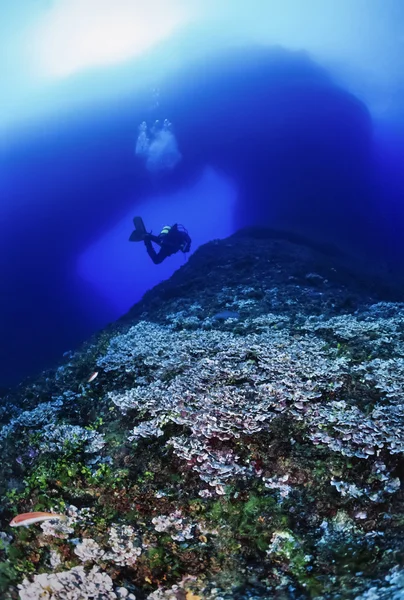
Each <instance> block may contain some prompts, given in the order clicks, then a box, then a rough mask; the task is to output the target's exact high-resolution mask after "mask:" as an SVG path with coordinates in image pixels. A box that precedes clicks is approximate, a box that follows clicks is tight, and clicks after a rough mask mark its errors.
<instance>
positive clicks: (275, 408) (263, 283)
mask: <svg viewBox="0 0 404 600" xmlns="http://www.w3.org/2000/svg"><path fill="white" fill-rule="evenodd" d="M230 266H231V268H224V267H230ZM308 273H309V274H310V273H316V274H317V275H318V276H319V277H321V284H320V285H318V286H317V281H319V282H320V279H319V278H318V277H316V278H315V281H313V278H312V277H309V278H308V277H307V274H308ZM207 282H209V284H208V285H207ZM314 283H315V285H313V284H314ZM388 283H389V282H387V283H386V280H385V279H384V278H383V275H382V274H380V273H378V272H376V271H375V270H373V271H372V270H370V271H369V272H366V271H364V270H362V269H361V267H360V266H358V265H357V264H356V263H355V261H354V260H352V259H350V258H348V257H347V256H345V255H344V254H342V253H339V252H337V251H332V250H331V249H330V248H329V247H327V248H324V247H322V246H318V245H313V244H309V243H305V242H304V241H303V240H302V239H301V238H296V236H290V235H286V234H284V235H283V236H281V235H280V234H279V232H278V233H274V232H271V231H268V230H263V229H247V230H244V231H240V232H238V233H237V234H236V235H234V236H231V237H230V238H228V239H226V240H222V241H215V242H212V243H210V244H206V245H205V246H203V247H201V248H200V249H199V250H198V251H197V252H196V253H195V254H194V255H193V256H192V257H191V258H190V259H189V261H188V262H187V264H186V265H184V266H183V267H182V268H181V269H179V270H178V271H177V272H176V273H175V274H174V275H173V276H172V278H171V279H170V280H168V281H165V282H163V283H161V284H160V285H158V286H156V287H155V288H154V289H153V290H150V292H148V293H147V294H146V295H145V296H144V298H143V299H142V301H141V302H139V303H138V304H136V305H135V306H134V307H133V308H132V309H131V311H130V312H129V313H128V314H127V315H126V316H125V318H123V319H121V320H120V321H118V322H117V323H115V324H113V325H111V326H110V327H109V328H107V329H106V330H104V331H102V332H100V334H99V335H98V336H97V337H96V338H95V339H93V340H91V341H89V342H88V343H87V344H85V345H83V346H82V347H81V348H79V349H78V350H77V351H76V352H74V353H73V355H72V356H71V357H70V358H69V359H68V362H67V363H65V364H64V367H63V368H62V369H61V368H57V369H56V370H55V371H54V372H48V373H46V374H45V375H43V376H41V377H39V378H38V379H37V380H36V381H34V382H33V383H31V384H29V385H26V386H21V387H20V388H19V389H18V390H17V391H16V392H15V394H14V395H13V396H12V397H10V398H9V400H10V402H12V406H14V407H15V409H14V410H13V411H12V412H10V414H9V420H8V421H7V415H2V422H3V425H2V429H1V435H0V450H1V452H2V462H1V463H0V496H1V498H0V500H1V501H0V505H1V507H2V511H1V512H0V528H1V530H2V532H3V533H2V535H1V536H0V537H1V540H0V559H1V560H2V561H3V563H2V564H4V565H6V566H0V593H1V594H2V597H5V598H7V599H8V598H10V600H14V598H18V596H17V594H19V597H20V598H22V599H24V598H25V599H28V598H34V597H39V594H40V593H44V591H43V590H45V589H46V590H47V593H48V594H49V597H50V598H55V599H57V598H63V597H70V596H69V595H68V594H69V593H70V590H71V589H72V588H73V587H76V588H77V586H79V588H80V589H81V590H82V596H80V598H87V597H91V594H92V593H93V589H94V586H95V587H96V588H97V589H98V590H99V592H98V593H99V597H101V598H104V597H105V598H124V597H127V598H129V597H132V598H133V597H135V596H136V597H137V598H148V597H149V598H171V597H175V598H177V600H178V598H181V599H185V600H187V599H188V600H192V599H195V598H201V599H202V598H207V599H212V600H218V599H219V598H225V599H226V600H231V599H234V600H236V599H237V600H241V599H244V598H249V599H252V598H257V599H258V598H262V599H265V598H270V597H279V598H289V597H291V598H296V599H297V600H309V599H311V598H325V599H327V600H339V599H340V598H341V589H343V590H344V598H347V599H352V600H354V599H355V598H361V599H362V598H363V599H365V598H366V599H368V598H369V599H370V598H373V597H375V598H376V597H378V596H375V594H379V595H380V597H381V598H390V597H391V598H395V597H396V596H397V598H398V597H400V596H399V594H400V593H401V590H402V557H403V556H404V541H403V538H402V535H401V529H402V515H403V489H402V464H403V458H404V446H403V439H404V413H403V408H402V398H403V394H404V389H403V383H402V382H403V381H404V375H403V372H404V345H403V340H402V337H403V334H402V332H403V323H404V304H403V303H400V302H395V301H394V294H395V293H396V291H395V290H394V289H392V288H389V286H388ZM223 311H237V312H238V311H240V315H242V317H243V318H242V319H241V318H240V319H225V320H222V319H213V318H212V315H214V314H217V313H220V312H223ZM190 316H191V317H193V318H194V320H193V322H192V326H191V325H190V323H189V317H190ZM94 368H96V369H97V372H98V373H99V375H98V377H97V385H96V386H90V385H88V384H85V383H84V384H83V373H86V374H87V373H89V372H92V371H93V370H94ZM90 451H91V452H90ZM21 457H23V460H17V459H18V458H21ZM5 482H7V483H5ZM32 509H35V510H38V511H52V512H57V513H59V514H64V515H66V516H67V520H66V522H52V521H49V522H46V523H43V524H42V525H41V526H32V527H31V528H29V529H27V530H23V528H20V529H16V530H14V529H13V530H9V529H8V523H9V521H10V519H11V518H12V516H14V515H15V514H18V513H21V512H27V511H30V510H32ZM11 534H13V537H12V538H11ZM84 567H85V568H84ZM51 569H54V570H53V571H52V572H51V571H50V570H51ZM18 586H20V587H18ZM400 586H401V587H400ZM79 588H77V589H79ZM390 592H391V595H390V596H389V595H388V594H389V593H390ZM35 594H36V596H35ZM372 594H373V595H372ZM394 594H395V595H396V596H394ZM71 597H72V598H74V597H75V596H74V594H73V595H72V596H71Z"/></svg>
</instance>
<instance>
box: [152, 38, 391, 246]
mask: <svg viewBox="0 0 404 600" xmlns="http://www.w3.org/2000/svg"><path fill="white" fill-rule="evenodd" d="M167 88H168V92H167V91H166V92H165V96H164V99H163V100H162V107H161V110H162V111H165V112H166V113H167V114H168V115H170V119H171V120H172V121H173V123H174V124H175V129H176V132H177V134H178V139H179V144H180V147H181V149H182V151H183V154H184V161H183V164H182V166H180V167H179V168H178V169H177V171H176V173H173V175H172V180H173V181H178V180H179V179H181V178H182V177H184V176H185V173H188V175H190V174H191V173H192V172H193V170H194V169H195V165H196V164H197V163H198V162H209V163H211V164H213V165H214V166H216V167H218V168H219V169H222V170H224V171H225V172H226V173H228V174H229V175H230V176H231V177H232V178H234V179H235V181H236V182H237V184H238V186H239V188H240V202H239V213H238V225H239V226H243V225H247V224H250V225H251V224H253V225H258V224H265V225H267V226H271V227H280V228H283V229H287V230H289V231H290V230H294V231H297V232H300V233H304V234H306V235H310V236H311V237H313V238H317V239H320V240H329V239H332V240H333V241H334V242H336V243H338V244H339V245H340V246H341V245H344V246H345V247H350V246H351V247H356V248H357V249H358V248H361V247H362V248H363V245H364V244H367V246H368V247H371V246H373V247H375V245H377V235H380V227H381V223H380V220H379V221H377V216H378V215H377V198H375V193H374V180H373V175H372V173H373V170H374V169H373V158H372V154H373V147H372V123H371V119H370V116H369V113H368V111H367V108H366V107H365V106H364V105H363V104H362V103H361V102H359V101H358V100H357V99H356V98H355V97H353V96H352V95H350V94H349V93H347V92H346V91H344V90H343V89H341V88H339V87H338V86H336V85H335V84H334V83H333V82H332V80H331V79H330V78H329V76H328V75H327V73H326V72H325V71H324V70H322V69H320V68H319V67H318V66H317V65H316V64H315V63H314V62H313V61H312V60H310V59H309V58H308V56H306V55H305V54H303V53H293V52H288V51H286V50H282V49H276V50H274V49H269V50H268V49H259V48H258V49H247V50H242V51H238V52H237V51H233V52H229V53H228V54H227V55H224V56H221V57H218V58H217V60H216V61H215V62H214V64H213V62H212V61H209V60H206V61H205V62H202V61H201V62H200V63H198V64H195V65H192V68H191V69H189V70H188V71H186V72H185V73H181V74H180V75H179V76H178V78H177V79H174V81H170V82H167ZM170 90H172V91H171V94H170ZM190 106H192V111H190V110H189V107H190ZM187 108H188V110H187ZM167 180H168V181H169V180H170V178H168V179H167ZM378 229H379V232H377V230H378ZM375 233H376V236H375ZM375 251H376V250H375Z"/></svg>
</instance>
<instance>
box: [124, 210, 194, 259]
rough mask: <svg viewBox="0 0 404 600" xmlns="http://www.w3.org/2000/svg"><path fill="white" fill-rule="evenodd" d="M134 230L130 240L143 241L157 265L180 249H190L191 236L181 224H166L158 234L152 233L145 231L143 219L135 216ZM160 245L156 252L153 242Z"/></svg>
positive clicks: (187, 250)
mask: <svg viewBox="0 0 404 600" xmlns="http://www.w3.org/2000/svg"><path fill="white" fill-rule="evenodd" d="M133 223H134V225H135V230H134V231H133V233H132V234H131V236H130V238H129V241H130V242H141V241H143V242H144V243H145V246H146V250H147V254H148V255H149V256H150V258H151V259H152V261H153V262H154V264H155V265H158V264H160V263H162V262H163V260H165V259H166V258H167V256H171V255H172V254H176V253H177V252H179V250H181V251H182V252H184V254H185V253H186V252H189V251H190V249H191V238H190V237H189V235H188V231H187V230H186V229H185V227H183V226H182V225H178V223H176V224H175V225H171V226H170V225H166V226H165V227H163V229H162V230H161V231H160V233H159V235H152V233H151V232H150V233H148V232H147V231H146V227H145V226H144V223H143V219H142V218H141V217H135V218H134V219H133ZM152 242H154V243H155V244H157V245H158V246H160V250H159V251H158V252H156V250H155V249H154V248H153V244H152Z"/></svg>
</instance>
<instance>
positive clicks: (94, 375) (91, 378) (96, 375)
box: [87, 371, 98, 383]
mask: <svg viewBox="0 0 404 600" xmlns="http://www.w3.org/2000/svg"><path fill="white" fill-rule="evenodd" d="M96 377H98V371H94V373H91V375H90V377H89V378H88V379H87V383H91V382H92V381H94V379H95V378H96Z"/></svg>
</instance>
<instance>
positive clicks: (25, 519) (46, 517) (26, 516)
mask: <svg viewBox="0 0 404 600" xmlns="http://www.w3.org/2000/svg"><path fill="white" fill-rule="evenodd" d="M53 519H59V520H60V521H66V519H67V517H66V516H65V515H58V514H56V513H48V512H29V513H21V514H20V515H17V516H16V517H14V519H12V521H11V522H10V527H29V525H33V524H34V523H40V522H41V521H52V520H53Z"/></svg>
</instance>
